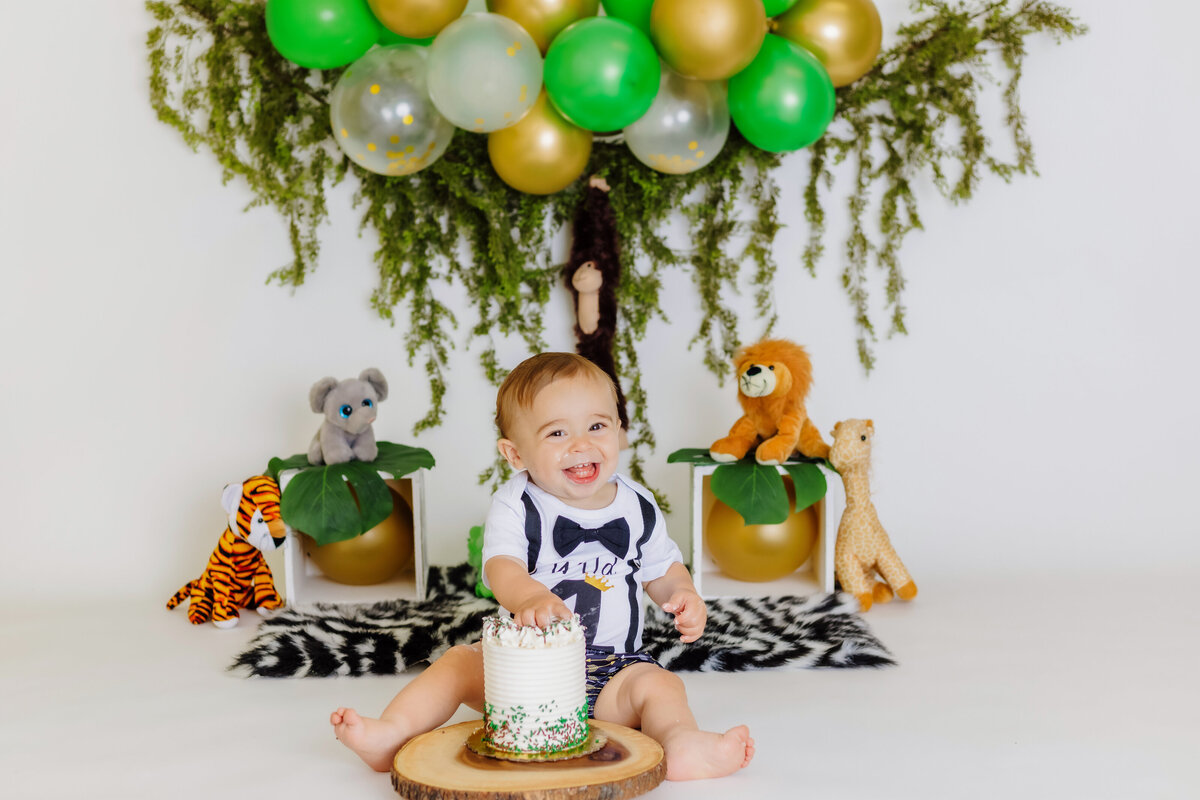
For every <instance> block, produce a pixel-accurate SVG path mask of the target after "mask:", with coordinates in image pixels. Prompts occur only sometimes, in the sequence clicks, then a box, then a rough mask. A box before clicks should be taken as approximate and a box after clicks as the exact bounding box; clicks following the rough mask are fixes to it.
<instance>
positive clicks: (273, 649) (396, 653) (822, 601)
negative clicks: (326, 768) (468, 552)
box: [230, 564, 895, 678]
mask: <svg viewBox="0 0 1200 800" xmlns="http://www.w3.org/2000/svg"><path fill="white" fill-rule="evenodd" d="M474 584H475V572H474V570H473V569H472V568H471V567H470V566H469V565H468V564H461V565H459V566H456V567H448V568H443V567H433V568H431V569H430V572H429V583H428V591H427V596H428V599H426V600H422V601H410V600H392V601H387V602H383V603H375V604H373V605H327V604H317V605H314V606H311V607H308V608H305V609H301V610H297V609H285V610H284V611H282V612H280V613H279V614H278V615H276V616H274V617H272V618H270V619H267V620H264V621H263V622H262V623H260V625H259V628H258V634H257V635H256V636H255V638H254V640H253V641H251V642H250V645H249V647H248V649H247V650H246V651H245V652H244V653H242V654H241V655H239V656H238V657H237V660H236V661H235V662H234V663H233V665H232V666H231V667H230V669H231V670H233V671H234V672H236V673H239V674H242V675H246V676H257V677H268V678H306V677H327V676H331V675H355V676H357V675H396V674H399V673H401V672H404V671H405V670H407V669H409V668H410V667H414V666H419V665H421V664H424V663H427V662H429V661H432V660H434V659H436V658H437V657H438V656H439V655H441V654H442V653H443V652H445V651H446V650H447V649H448V648H450V647H452V646H453V645H456V644H468V643H470V642H473V641H475V640H476V639H478V638H479V634H480V631H481V630H482V628H483V618H484V617H486V616H489V615H492V614H495V613H497V610H498V609H499V606H497V605H496V603H495V601H493V600H485V599H482V598H478V597H476V596H475V595H474V592H473V587H474ZM857 610H858V604H857V601H855V600H854V599H853V598H851V597H848V596H847V595H842V594H829V595H816V596H813V597H770V598H722V599H714V600H710V601H708V625H707V626H706V627H705V629H704V635H703V636H702V637H701V638H700V640H699V641H697V642H693V643H691V644H683V643H682V642H680V641H679V635H678V633H676V631H675V626H674V623H673V620H672V618H671V616H670V615H669V614H666V613H664V612H662V611H660V610H659V609H658V608H657V607H656V606H654V605H653V604H649V607H648V609H647V614H646V626H645V630H644V631H643V634H642V642H643V649H644V650H645V652H647V653H649V654H650V655H652V656H654V658H656V659H658V661H659V662H660V663H661V664H662V665H663V666H665V667H666V668H667V669H671V670H676V671H701V672H740V671H743V670H753V669H771V668H774V667H793V668H820V667H882V666H889V665H892V664H894V663H895V661H894V660H893V659H892V656H891V654H890V653H889V652H888V651H887V648H885V647H884V646H883V645H882V644H881V643H880V642H879V641H878V640H877V639H876V638H875V637H874V636H873V635H872V634H871V632H870V630H869V629H868V628H867V626H866V623H865V622H864V621H863V619H862V617H861V616H859V615H858V614H856V613H855V612H856V611H857Z"/></svg>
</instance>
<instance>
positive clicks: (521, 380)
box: [496, 353, 617, 437]
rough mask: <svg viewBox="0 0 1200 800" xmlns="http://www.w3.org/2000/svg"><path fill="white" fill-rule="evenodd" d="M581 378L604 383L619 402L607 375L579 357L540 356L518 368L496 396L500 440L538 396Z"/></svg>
mask: <svg viewBox="0 0 1200 800" xmlns="http://www.w3.org/2000/svg"><path fill="white" fill-rule="evenodd" d="M581 374H582V375H587V376H589V377H592V378H595V379H597V380H601V381H604V383H605V384H606V385H607V386H608V388H609V389H610V390H611V391H612V396H613V402H614V403H615V402H617V387H616V386H614V385H613V382H612V378H610V377H608V373H606V372H605V371H604V370H602V369H600V367H598V366H596V365H595V364H594V363H592V362H591V361H589V360H587V359H586V358H584V357H583V356H581V355H578V354H577V353H539V354H538V355H536V356H530V357H529V358H527V359H525V360H524V361H522V362H521V363H520V364H518V365H517V366H516V368H515V369H514V370H513V371H512V372H510V373H508V377H506V378H505V379H504V383H502V384H500V391H498V392H496V427H497V428H498V429H499V430H500V436H501V437H507V436H508V427H509V425H511V424H512V421H513V415H514V414H515V413H516V412H517V411H519V410H523V409H528V408H531V407H532V406H533V400H534V398H535V397H537V395H538V392H540V391H541V390H542V389H545V388H546V387H547V386H549V385H550V384H552V383H554V382H555V381H556V380H559V379H560V378H573V377H575V376H576V375H581Z"/></svg>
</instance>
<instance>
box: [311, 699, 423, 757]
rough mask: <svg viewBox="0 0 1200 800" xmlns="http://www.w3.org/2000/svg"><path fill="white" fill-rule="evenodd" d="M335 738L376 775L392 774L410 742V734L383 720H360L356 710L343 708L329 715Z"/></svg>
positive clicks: (365, 718) (368, 718)
mask: <svg viewBox="0 0 1200 800" xmlns="http://www.w3.org/2000/svg"><path fill="white" fill-rule="evenodd" d="M329 724H331V725H333V735H334V736H336V737H337V740H338V741H339V742H341V743H342V744H344V745H346V747H349V748H350V749H351V750H353V751H354V752H355V753H356V754H357V755H358V757H359V758H361V759H362V760H363V761H365V762H367V766H369V767H370V768H371V769H373V770H375V771H376V772H388V771H389V770H391V768H392V761H393V760H394V759H395V758H396V751H398V750H399V749H400V745H402V744H404V743H405V742H406V741H408V739H409V736H408V733H407V731H405V730H403V729H402V727H401V726H399V725H396V724H394V723H392V722H389V721H387V720H382V719H372V718H371V717H363V716H360V715H359V713H358V712H357V711H355V710H354V709H353V708H339V709H338V710H337V711H334V712H333V713H332V714H330V715H329Z"/></svg>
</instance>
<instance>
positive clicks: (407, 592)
mask: <svg viewBox="0 0 1200 800" xmlns="http://www.w3.org/2000/svg"><path fill="white" fill-rule="evenodd" d="M298 473H299V470H287V471H284V472H281V473H279V488H280V491H283V490H284V489H285V488H286V487H287V484H288V482H289V481H290V480H291V479H292V477H294V476H295V475H296V474H298ZM425 473H426V470H424V469H418V470H417V471H416V472H410V473H409V474H407V475H405V476H404V477H402V478H400V479H398V480H393V479H392V476H391V474H389V473H386V472H380V473H379V475H380V477H382V478H384V479H385V480H386V481H388V483H389V484H390V485H391V486H392V487H393V488H395V489H396V491H397V492H398V493H399V494H400V496H401V497H403V498H404V499H406V500H408V504H409V505H410V506H412V513H413V560H412V564H411V565H410V566H408V567H405V568H404V569H402V570H401V571H400V572H399V573H397V574H396V575H393V576H392V577H391V578H390V579H388V580H386V581H384V582H382V583H374V584H371V585H369V586H351V585H349V584H345V583H338V582H336V581H331V580H329V578H326V577H325V575H324V574H323V573H322V572H321V569H320V568H319V567H318V566H317V565H316V564H314V563H313V562H312V559H310V558H309V557H308V555H307V554H306V553H305V552H304V546H303V543H302V542H301V541H300V537H299V536H297V535H296V532H295V531H293V530H292V529H291V528H290V527H289V528H288V532H287V543H286V544H285V545H284V548H285V549H284V557H283V563H284V570H283V571H284V596H285V598H286V600H287V603H288V605H291V606H300V605H306V604H311V603H377V602H379V601H380V600H424V599H425V586H426V582H427V580H428V578H429V564H428V562H427V560H426V542H425Z"/></svg>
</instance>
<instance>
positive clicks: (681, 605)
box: [662, 589, 708, 642]
mask: <svg viewBox="0 0 1200 800" xmlns="http://www.w3.org/2000/svg"><path fill="white" fill-rule="evenodd" d="M662 610H663V611H666V612H667V613H668V614H674V615H675V630H677V631H679V641H681V642H694V641H696V640H697V639H699V638H700V634H702V633H704V624H705V623H706V622H708V608H707V607H706V606H705V605H704V601H703V600H701V599H700V595H698V594H696V593H695V592H694V591H692V590H691V589H679V590H677V591H676V592H675V594H673V595H671V599H670V600H668V601H667V602H665V603H663V606H662Z"/></svg>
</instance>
